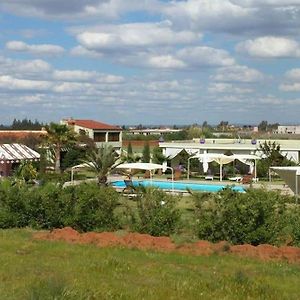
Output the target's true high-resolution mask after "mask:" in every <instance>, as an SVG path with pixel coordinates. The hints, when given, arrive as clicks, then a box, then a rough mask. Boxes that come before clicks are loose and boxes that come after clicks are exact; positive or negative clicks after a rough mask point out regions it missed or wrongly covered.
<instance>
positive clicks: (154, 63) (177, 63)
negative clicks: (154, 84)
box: [148, 55, 186, 69]
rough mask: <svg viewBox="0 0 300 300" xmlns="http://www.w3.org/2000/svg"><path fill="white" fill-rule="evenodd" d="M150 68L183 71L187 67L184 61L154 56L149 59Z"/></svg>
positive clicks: (168, 56) (164, 56)
mask: <svg viewBox="0 0 300 300" xmlns="http://www.w3.org/2000/svg"><path fill="white" fill-rule="evenodd" d="M148 63H149V66H150V67H154V68H162V69H182V68H185V67H186V65H185V63H184V62H183V61H181V60H179V59H176V58H175V57H173V56H171V55H160V56H152V57H150V58H149V61H148Z"/></svg>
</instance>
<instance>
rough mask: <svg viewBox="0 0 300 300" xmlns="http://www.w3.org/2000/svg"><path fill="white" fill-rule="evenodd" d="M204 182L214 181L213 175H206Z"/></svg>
mask: <svg viewBox="0 0 300 300" xmlns="http://www.w3.org/2000/svg"><path fill="white" fill-rule="evenodd" d="M204 179H205V180H214V175H206V176H205V178H204Z"/></svg>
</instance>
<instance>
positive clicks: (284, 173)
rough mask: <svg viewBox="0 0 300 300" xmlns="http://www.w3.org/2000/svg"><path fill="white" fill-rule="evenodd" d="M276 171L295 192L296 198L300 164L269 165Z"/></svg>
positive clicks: (299, 187)
mask: <svg viewBox="0 0 300 300" xmlns="http://www.w3.org/2000/svg"><path fill="white" fill-rule="evenodd" d="M270 169H271V170H273V171H274V172H276V173H277V174H278V175H279V176H280V177H281V178H282V179H283V180H284V181H285V182H286V184H287V185H288V186H289V188H290V189H291V190H292V191H293V192H294V193H295V196H296V198H297V199H298V197H299V194H300V166H295V167H270Z"/></svg>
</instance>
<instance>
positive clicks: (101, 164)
mask: <svg viewBox="0 0 300 300" xmlns="http://www.w3.org/2000/svg"><path fill="white" fill-rule="evenodd" d="M117 159H118V156H117V155H116V153H115V152H114V149H113V147H112V146H102V147H101V148H99V149H96V150H94V151H92V152H91V153H90V154H88V155H87V159H86V160H85V161H84V162H85V163H86V164H87V168H88V169H89V170H91V171H92V172H93V173H95V174H96V176H97V180H98V184H99V185H106V183H107V176H108V174H109V172H110V171H111V170H112V169H114V168H115V167H116V166H117V163H116V162H117Z"/></svg>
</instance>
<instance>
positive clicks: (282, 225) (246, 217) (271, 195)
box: [193, 189, 300, 245]
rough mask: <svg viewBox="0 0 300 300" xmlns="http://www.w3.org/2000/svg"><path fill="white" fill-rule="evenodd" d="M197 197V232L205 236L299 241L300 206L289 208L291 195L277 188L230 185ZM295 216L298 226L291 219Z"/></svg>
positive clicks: (248, 240)
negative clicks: (243, 188)
mask: <svg viewBox="0 0 300 300" xmlns="http://www.w3.org/2000/svg"><path fill="white" fill-rule="evenodd" d="M193 197H194V201H195V206H196V210H195V214H196V220H197V225H196V233H197V235H198V237H199V238H201V239H207V240H209V241H212V242H217V241H221V240H226V241H229V242H231V243H233V244H244V243H249V244H253V245H258V244H264V243H269V244H281V243H282V242H283V240H287V239H288V238H287V237H290V239H291V241H290V242H291V243H292V244H298V243H299V235H297V234H296V232H297V230H298V229H297V228H299V227H298V226H299V222H300V210H299V209H298V207H297V208H293V209H287V207H288V205H289V204H288V203H289V202H290V198H288V197H286V196H282V195H280V194H279V193H277V192H270V191H264V190H257V189H250V190H248V191H247V192H246V193H237V192H234V191H232V190H231V189H226V190H224V191H222V192H219V193H216V194H210V193H202V194H201V193H193ZM292 216H293V222H294V224H295V226H293V225H291V224H290V223H289V222H287V220H288V219H290V218H291V217H292ZM296 224H297V225H296Z"/></svg>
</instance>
